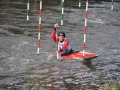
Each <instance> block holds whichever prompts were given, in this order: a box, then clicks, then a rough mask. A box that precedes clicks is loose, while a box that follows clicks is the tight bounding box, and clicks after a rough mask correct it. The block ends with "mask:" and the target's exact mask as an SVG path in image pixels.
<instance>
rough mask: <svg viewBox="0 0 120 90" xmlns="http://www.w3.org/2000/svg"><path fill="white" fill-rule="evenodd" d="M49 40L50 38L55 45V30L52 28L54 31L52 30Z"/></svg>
mask: <svg viewBox="0 0 120 90" xmlns="http://www.w3.org/2000/svg"><path fill="white" fill-rule="evenodd" d="M51 38H52V39H53V41H54V42H55V43H56V28H54V29H53V30H52V33H51Z"/></svg>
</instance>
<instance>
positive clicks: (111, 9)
mask: <svg viewBox="0 0 120 90" xmlns="http://www.w3.org/2000/svg"><path fill="white" fill-rule="evenodd" d="M113 4H114V0H112V3H111V10H113Z"/></svg>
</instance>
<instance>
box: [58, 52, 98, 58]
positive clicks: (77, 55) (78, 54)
mask: <svg viewBox="0 0 120 90" xmlns="http://www.w3.org/2000/svg"><path fill="white" fill-rule="evenodd" d="M98 56H99V55H98V54H94V53H88V52H84V57H83V52H82V51H78V52H74V53H72V54H69V55H65V56H61V58H60V59H70V60H72V59H81V60H90V59H93V58H96V57H98Z"/></svg>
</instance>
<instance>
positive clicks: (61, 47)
mask: <svg viewBox="0 0 120 90" xmlns="http://www.w3.org/2000/svg"><path fill="white" fill-rule="evenodd" d="M57 27H59V25H58V23H55V24H54V29H53V30H52V33H51V38H52V39H53V41H54V42H55V43H56V44H57V47H58V50H57V52H58V53H59V54H61V56H64V55H68V54H71V53H73V50H72V48H71V46H70V43H69V40H68V39H67V38H66V34H65V33H64V32H63V31H60V32H58V34H57V35H56V28H57Z"/></svg>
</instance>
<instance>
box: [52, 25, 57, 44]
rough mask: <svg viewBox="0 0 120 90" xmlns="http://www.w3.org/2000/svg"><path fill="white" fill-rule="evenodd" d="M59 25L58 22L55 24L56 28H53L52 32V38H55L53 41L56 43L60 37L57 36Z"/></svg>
mask: <svg viewBox="0 0 120 90" xmlns="http://www.w3.org/2000/svg"><path fill="white" fill-rule="evenodd" d="M58 26H59V25H58V23H55V24H54V29H53V30H52V33H51V38H52V39H53V41H54V42H55V43H57V41H56V40H57V39H58V38H56V28H57V27H58Z"/></svg>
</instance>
